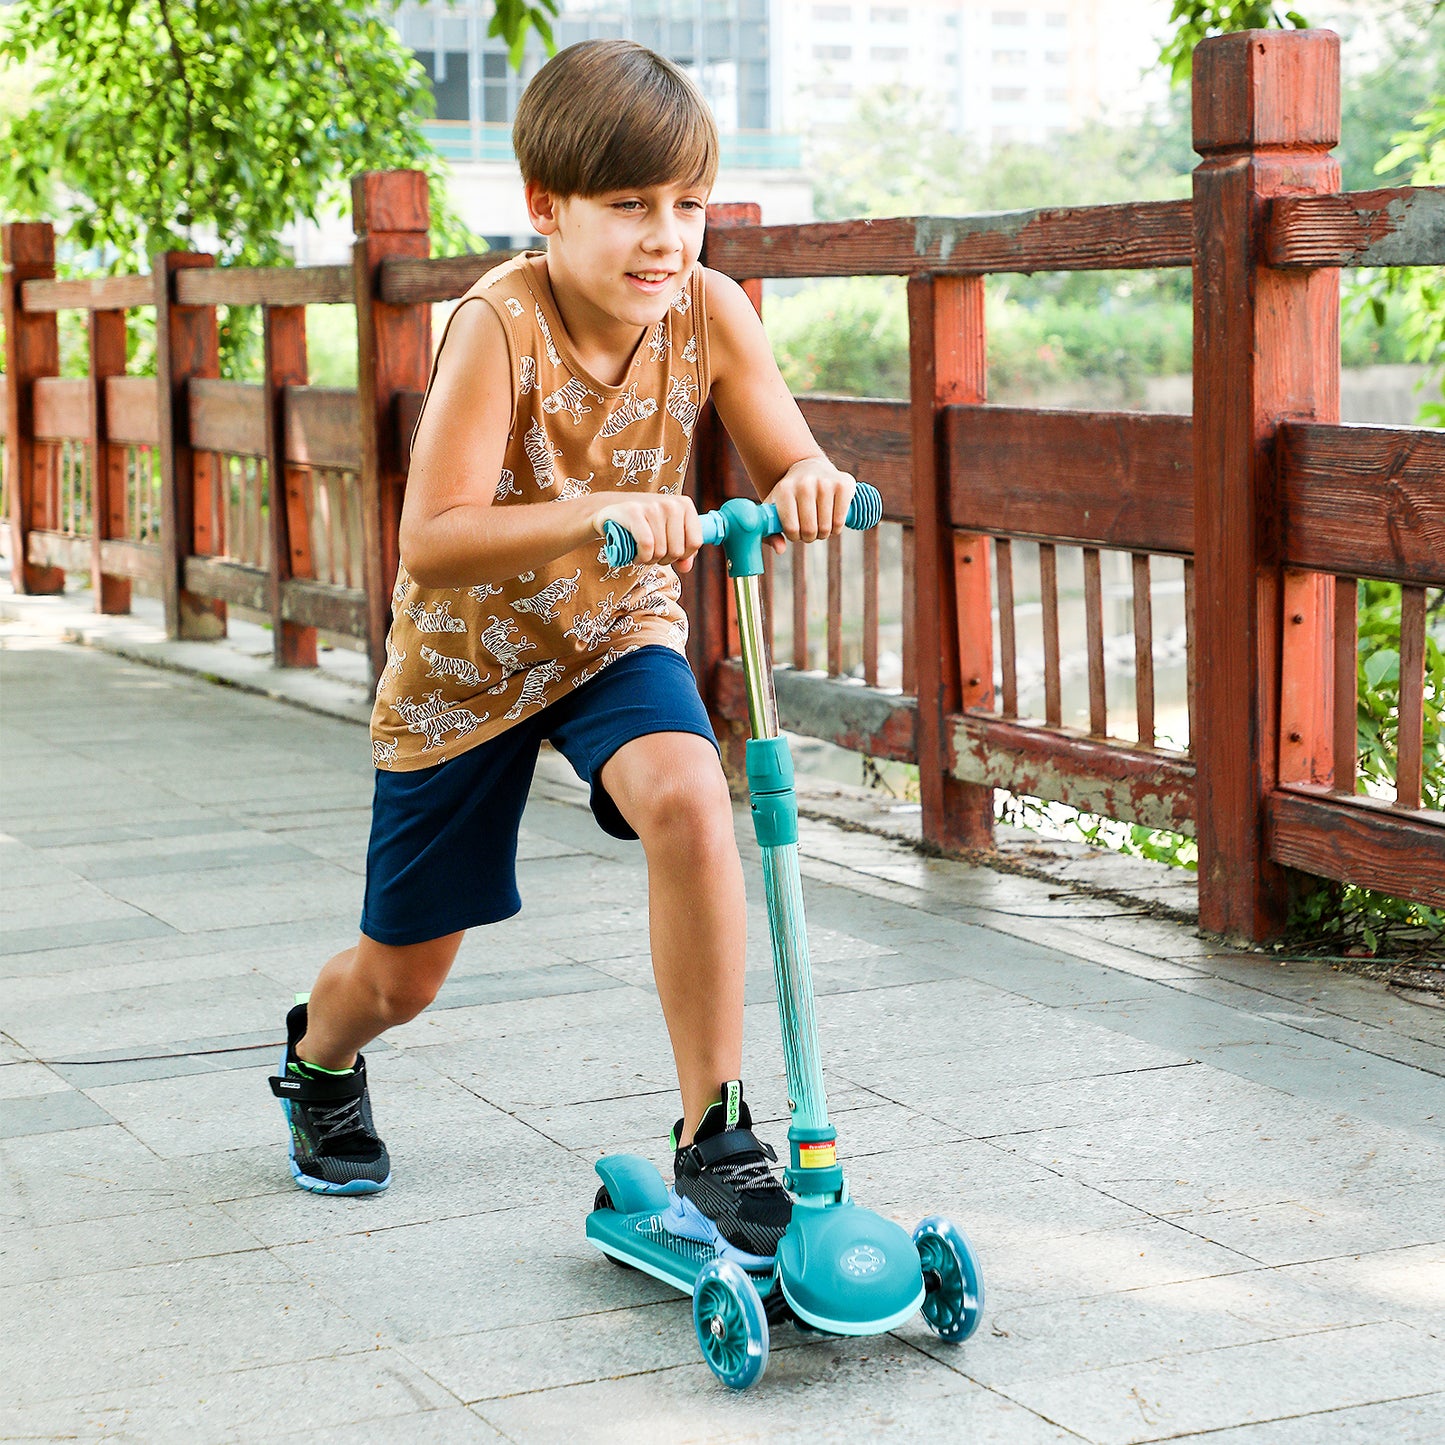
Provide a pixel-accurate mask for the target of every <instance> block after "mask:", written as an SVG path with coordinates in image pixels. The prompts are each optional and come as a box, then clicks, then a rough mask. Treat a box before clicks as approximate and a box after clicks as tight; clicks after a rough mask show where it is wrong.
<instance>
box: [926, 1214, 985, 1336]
mask: <svg viewBox="0 0 1445 1445" xmlns="http://www.w3.org/2000/svg"><path fill="white" fill-rule="evenodd" d="M913 1242H914V1244H916V1245H917V1246H918V1262H919V1264H920V1265H921V1266H922V1268H923V1276H924V1279H925V1281H926V1282H927V1286H928V1292H927V1294H925V1295H924V1297H923V1318H924V1319H926V1320H927V1321H928V1324H929V1328H930V1329H932V1331H933V1333H934V1334H936V1335H937V1336H938V1338H939V1339H941V1340H946V1341H947V1342H948V1343H949V1344H951V1345H961V1344H962V1343H963V1342H964V1341H965V1340H966V1339H967V1338H968V1337H969V1336H970V1335H971V1334H972V1333H973V1332H974V1331H975V1330H976V1329H977V1328H978V1324H979V1321H980V1320H981V1319H982V1318H983V1271H982V1270H981V1269H980V1268H979V1263H978V1255H977V1254H976V1253H975V1252H974V1248H973V1245H971V1244H970V1243H969V1242H968V1236H967V1235H966V1234H965V1233H964V1232H963V1231H962V1230H961V1229H960V1228H959V1227H958V1226H957V1225H956V1224H955V1223H954V1222H953V1221H952V1220H951V1219H946V1218H945V1217H944V1216H943V1215H941V1214H930V1215H929V1216H928V1218H927V1219H925V1220H923V1221H922V1222H921V1223H920V1224H919V1226H918V1228H917V1229H915V1230H914V1231H913Z"/></svg>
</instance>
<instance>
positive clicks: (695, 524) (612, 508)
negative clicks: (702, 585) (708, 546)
mask: <svg viewBox="0 0 1445 1445" xmlns="http://www.w3.org/2000/svg"><path fill="white" fill-rule="evenodd" d="M607 522H616V523H617V524H618V526H620V527H625V528H626V529H627V530H628V531H629V532H631V533H632V537H633V540H634V541H635V542H636V543H637V557H636V559H635V560H636V561H637V562H638V563H639V564H641V563H669V562H670V563H672V564H673V565H674V566H675V567H676V568H677V570H678V571H679V572H690V571H691V570H692V559H693V556H694V554H695V553H696V552H697V549H698V548H699V547H701V546H702V523H701V522H700V521H699V520H698V515H697V508H696V506H694V505H693V500H692V498H691V497H674V496H671V495H669V494H668V493H666V492H644V493H643V494H642V495H640V496H638V495H634V494H628V493H625V492H619V493H613V494H612V495H611V496H610V497H608V498H606V500H605V501H604V504H603V506H601V507H600V508H599V509H598V510H597V511H596V512H594V513H593V515H592V528H593V530H594V531H595V532H596V533H597V535H598V536H599V537H601V536H602V535H604V534H603V530H602V529H603V526H604V524H605V523H607Z"/></svg>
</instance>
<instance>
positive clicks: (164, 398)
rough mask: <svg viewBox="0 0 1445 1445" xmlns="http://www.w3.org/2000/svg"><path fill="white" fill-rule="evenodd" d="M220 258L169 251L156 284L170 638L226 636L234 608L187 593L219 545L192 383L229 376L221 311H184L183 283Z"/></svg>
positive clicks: (164, 584)
mask: <svg viewBox="0 0 1445 1445" xmlns="http://www.w3.org/2000/svg"><path fill="white" fill-rule="evenodd" d="M215 264H216V258H215V257H214V256H206V255H201V254H198V253H196V252H192V251H166V252H164V253H163V254H161V255H159V256H157V257H156V258H155V260H154V261H153V262H152V269H153V271H154V275H155V284H156V371H157V373H158V375H159V378H160V382H159V385H160V426H159V445H158V448H157V450H158V451H159V452H160V463H161V599H162V601H163V602H164V603H165V609H166V633H167V635H168V636H170V637H184V638H212V637H224V636H225V635H226V604H225V603H224V602H215V601H212V600H211V599H210V598H208V597H198V596H196V595H195V594H194V593H192V592H188V591H187V590H186V559H187V558H188V557H192V556H196V555H201V554H203V552H206V551H209V550H210V549H211V547H212V545H213V540H212V539H213V525H212V522H213V519H212V510H213V502H212V488H211V475H212V471H211V469H212V462H211V461H210V460H209V459H205V460H202V459H199V458H198V457H197V455H196V453H195V451H194V450H193V449H192V447H191V415H190V381H191V378H192V377H218V376H219V375H220V374H221V358H220V333H219V331H218V329H217V326H216V308H215V307H214V306H181V305H178V304H177V303H176V299H175V290H176V288H175V280H174V278H175V275H176V273H177V272H178V271H183V270H186V269H188V268H189V267H192V266H214V265H215Z"/></svg>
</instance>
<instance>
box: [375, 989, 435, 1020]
mask: <svg viewBox="0 0 1445 1445" xmlns="http://www.w3.org/2000/svg"><path fill="white" fill-rule="evenodd" d="M375 989H376V1001H377V1005H378V1012H379V1013H380V1014H381V1015H382V1017H383V1018H385V1019H386V1026H387V1028H395V1027H396V1026H397V1025H398V1024H405V1023H410V1022H411V1020H412V1019H414V1018H415V1017H416V1016H417V1015H418V1014H419V1013H421V1012H422V1010H423V1009H425V1008H427V1007H428V1006H429V1005H430V1004H431V1003H432V1002H433V1001H434V1000H435V998H436V996H437V993H438V991H439V986H438V985H433V984H432V983H431V982H430V981H429V980H426V979H418V978H395V979H384V980H380V981H378V982H377V984H376V985H375Z"/></svg>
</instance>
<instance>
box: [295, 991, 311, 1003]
mask: <svg viewBox="0 0 1445 1445" xmlns="http://www.w3.org/2000/svg"><path fill="white" fill-rule="evenodd" d="M291 1001H292V1003H310V1002H311V995H310V994H309V993H298V994H297V995H296V997H295V998H294V999H292V1000H291Z"/></svg>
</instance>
